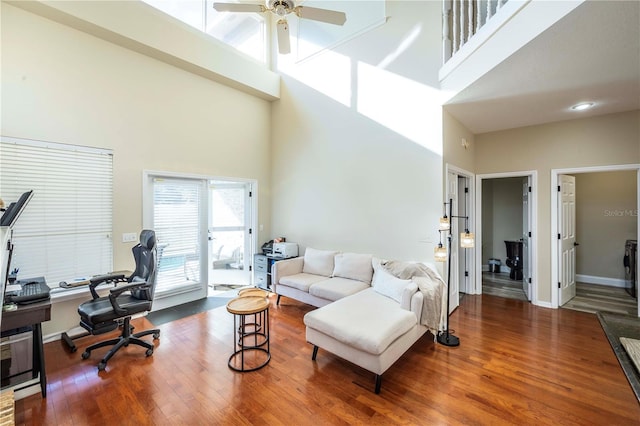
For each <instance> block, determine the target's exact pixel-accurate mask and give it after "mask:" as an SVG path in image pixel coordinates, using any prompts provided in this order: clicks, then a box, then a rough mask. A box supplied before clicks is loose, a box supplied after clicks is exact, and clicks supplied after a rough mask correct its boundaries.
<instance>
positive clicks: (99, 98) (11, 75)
mask: <svg viewBox="0 0 640 426" xmlns="http://www.w3.org/2000/svg"><path fill="white" fill-rule="evenodd" d="M1 30H2V34H1V35H2V46H1V47H2V64H1V65H2V69H1V71H2V86H1V88H2V92H1V104H2V115H1V119H2V128H1V130H0V132H1V133H2V134H3V135H6V136H12V137H19V138H28V139H39V140H45V141H52V142H62V143H68V144H77V145H87V146H96V147H103V148H110V149H112V150H113V152H114V223H113V231H114V236H115V242H114V269H115V270H119V269H132V267H133V259H132V256H131V247H132V244H131V243H126V244H123V243H121V242H119V241H120V239H119V236H120V235H121V234H122V233H124V232H139V230H140V229H141V226H142V171H143V170H145V169H150V170H166V171H174V172H185V173H195V174H202V175H209V176H229V177H240V178H252V179H257V180H258V183H259V190H260V193H259V194H258V197H259V223H262V224H264V225H265V229H264V232H263V233H261V234H259V236H258V238H259V241H261V240H263V239H266V238H267V236H268V235H270V230H269V224H270V198H269V193H270V165H271V164H270V140H269V136H270V132H271V130H270V126H271V121H270V120H271V114H270V110H271V106H270V103H269V102H268V101H265V100H262V99H259V98H257V97H254V96H251V95H249V94H246V93H244V92H240V91H238V90H235V89H231V88H229V87H227V86H224V85H221V84H219V83H216V82H213V81H211V80H209V79H205V78H202V77H199V76H197V75H195V74H192V73H189V72H186V71H184V70H181V69H179V68H176V67H174V66H171V65H168V64H166V63H164V62H160V61H158V60H155V59H151V58H149V57H147V56H143V55H141V54H139V53H135V52H133V51H130V50H127V49H124V48H122V47H119V46H117V45H115V44H111V43H109V42H106V41H103V40H101V39H98V38H96V37H93V36H90V35H87V34H86V33H83V32H80V31H77V30H75V29H71V28H69V27H66V26H64V25H61V24H58V23H55V22H53V21H49V20H47V19H44V18H42V17H40V16H37V15H34V14H31V13H29V12H26V11H24V10H22V9H19V8H15V7H13V6H10V5H7V4H2V28H1ZM100 272H106V271H96V273H100ZM77 304H78V303H77V301H72V302H67V303H62V304H57V305H55V306H54V310H53V313H52V317H53V320H52V321H50V322H48V323H46V324H44V333H45V334H49V333H53V332H56V331H61V330H64V329H66V328H68V327H70V326H73V325H77V321H78V318H77V313H76V312H75V309H76V308H77Z"/></svg>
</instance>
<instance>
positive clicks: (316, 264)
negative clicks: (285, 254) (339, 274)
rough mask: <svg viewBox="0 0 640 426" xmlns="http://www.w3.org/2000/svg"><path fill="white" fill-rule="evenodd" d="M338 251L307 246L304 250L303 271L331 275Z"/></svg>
mask: <svg viewBox="0 0 640 426" xmlns="http://www.w3.org/2000/svg"><path fill="white" fill-rule="evenodd" d="M336 253H337V252H335V251H328V250H316V249H313V248H311V247H307V249H306V250H305V252H304V265H303V267H302V272H304V273H307V274H315V275H323V276H325V277H330V276H331V274H332V273H333V258H334V256H335V255H336Z"/></svg>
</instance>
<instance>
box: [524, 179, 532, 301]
mask: <svg viewBox="0 0 640 426" xmlns="http://www.w3.org/2000/svg"><path fill="white" fill-rule="evenodd" d="M530 191H531V176H527V177H526V178H525V180H524V182H523V183H522V289H523V290H524V293H525V294H526V295H527V299H528V300H529V301H531V261H530V260H531V258H530V256H531V251H530V247H529V246H530V241H531V202H530V200H529V198H530V194H531V192H530Z"/></svg>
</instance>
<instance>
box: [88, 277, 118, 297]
mask: <svg viewBox="0 0 640 426" xmlns="http://www.w3.org/2000/svg"><path fill="white" fill-rule="evenodd" d="M123 281H127V277H125V275H124V274H105V275H96V276H95V277H92V278H91V279H89V290H90V291H91V297H93V298H94V299H97V298H98V297H100V296H99V295H98V292H96V287H98V286H99V285H100V284H104V283H111V282H116V283H118V282H123Z"/></svg>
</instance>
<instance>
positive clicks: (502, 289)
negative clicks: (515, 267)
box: [482, 272, 527, 302]
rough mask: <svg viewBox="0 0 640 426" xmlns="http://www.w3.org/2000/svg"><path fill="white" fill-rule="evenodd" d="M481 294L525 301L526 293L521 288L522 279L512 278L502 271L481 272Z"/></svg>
mask: <svg viewBox="0 0 640 426" xmlns="http://www.w3.org/2000/svg"><path fill="white" fill-rule="evenodd" d="M482 294H490V295H492V296H498V297H505V298H507V299H516V300H522V301H524V302H526V301H527V295H526V294H524V290H523V289H522V281H517V280H512V279H511V278H509V273H504V272H483V273H482Z"/></svg>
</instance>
